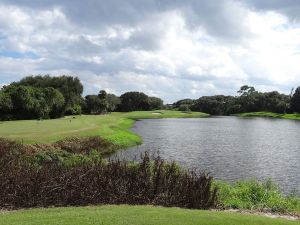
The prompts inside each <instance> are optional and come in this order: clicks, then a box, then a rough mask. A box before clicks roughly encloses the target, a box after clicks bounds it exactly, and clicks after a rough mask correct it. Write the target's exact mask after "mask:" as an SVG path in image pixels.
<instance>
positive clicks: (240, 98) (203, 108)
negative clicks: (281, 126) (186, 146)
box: [174, 85, 300, 115]
mask: <svg viewBox="0 0 300 225" xmlns="http://www.w3.org/2000/svg"><path fill="white" fill-rule="evenodd" d="M174 106H175V107H177V108H180V109H182V107H185V108H187V107H188V108H189V109H191V110H193V111H200V112H205V113H208V114H211V115H230V114H237V113H246V112H258V111H267V112H273V113H281V114H283V113H288V112H289V113H293V112H297V113H299V112H300V88H298V89H296V91H295V93H294V94H293V95H292V94H291V95H285V94H280V93H278V92H277V91H272V92H265V93H262V92H258V91H256V90H255V88H254V87H250V86H247V85H245V86H242V87H241V89H240V90H239V91H238V95H237V96H224V95H215V96H203V97H201V98H199V99H197V100H192V99H183V100H180V101H178V102H176V103H174Z"/></svg>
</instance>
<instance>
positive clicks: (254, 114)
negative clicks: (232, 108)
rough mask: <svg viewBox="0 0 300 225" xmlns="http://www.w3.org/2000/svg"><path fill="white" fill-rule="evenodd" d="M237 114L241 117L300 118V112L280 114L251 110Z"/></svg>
mask: <svg viewBox="0 0 300 225" xmlns="http://www.w3.org/2000/svg"><path fill="white" fill-rule="evenodd" d="M235 116H241V117H268V118H280V119H290V120H300V114H296V113H294V114H287V113H286V114H279V113H273V112H249V113H240V114H235Z"/></svg>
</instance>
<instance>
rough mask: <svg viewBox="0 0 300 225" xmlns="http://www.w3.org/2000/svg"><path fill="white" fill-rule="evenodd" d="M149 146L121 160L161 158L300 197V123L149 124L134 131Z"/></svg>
mask: <svg viewBox="0 0 300 225" xmlns="http://www.w3.org/2000/svg"><path fill="white" fill-rule="evenodd" d="M132 130H133V131H134V132H135V133H138V134H139V135H141V136H142V138H143V141H144V144H142V145H140V146H138V147H134V148H131V149H127V150H124V151H121V152H119V153H118V154H117V156H119V157H121V158H126V159H130V160H131V159H135V158H136V157H139V155H140V153H142V152H144V151H149V152H150V153H155V152H159V153H160V155H161V156H162V157H163V158H164V159H167V160H175V161H176V162H178V163H179V164H181V165H182V166H184V167H186V168H196V169H202V170H206V171H209V172H210V173H211V174H212V175H213V176H214V177H215V178H217V179H222V180H226V181H233V180H236V179H244V178H253V177H256V178H258V179H263V178H268V177H270V178H272V179H273V180H275V181H276V182H277V183H278V184H279V185H280V187H281V188H282V189H284V192H285V193H290V192H296V193H297V194H300V122H299V121H292V120H281V119H264V118H249V119H245V118H238V117H210V118H197V119H148V120H142V121H138V122H137V123H136V124H135V126H134V127H133V128H132Z"/></svg>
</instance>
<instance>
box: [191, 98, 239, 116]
mask: <svg viewBox="0 0 300 225" xmlns="http://www.w3.org/2000/svg"><path fill="white" fill-rule="evenodd" d="M232 101H234V97H232V96H224V95H216V96H204V97H201V98H199V99H198V100H196V101H195V103H194V104H193V105H192V106H191V109H192V110H193V111H200V112H205V113H208V114H211V115H226V114H228V108H229V106H230V104H231V102H232Z"/></svg>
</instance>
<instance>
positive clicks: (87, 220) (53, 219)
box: [0, 205, 299, 225]
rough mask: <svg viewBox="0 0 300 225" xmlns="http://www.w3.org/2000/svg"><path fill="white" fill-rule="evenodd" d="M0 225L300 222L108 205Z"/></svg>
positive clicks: (24, 215) (19, 215) (39, 212)
mask: <svg viewBox="0 0 300 225" xmlns="http://www.w3.org/2000/svg"><path fill="white" fill-rule="evenodd" d="M0 214H1V220H0V225H37V224H43V225H53V224H56V225H125V224H130V225H199V224H201V225H296V224H299V221H289V220H286V219H273V218H268V217H265V216H256V215H243V214H240V213H233V212H216V211H208V210H206V211H201V210H188V209H180V208H163V207H153V206H128V205H119V206H115V205H106V206H97V207H95V206H94V207H75V208H74V207H68V208H48V209H30V210H19V211H11V212H3V213H1V212H0Z"/></svg>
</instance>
